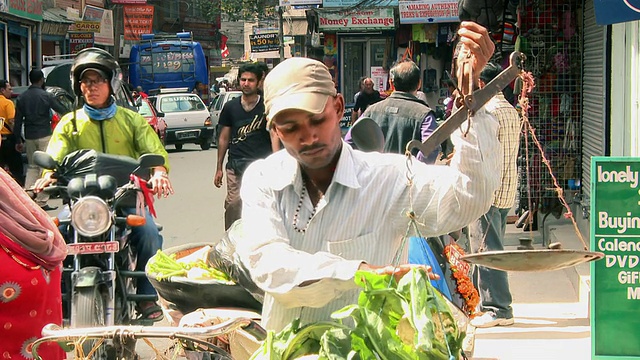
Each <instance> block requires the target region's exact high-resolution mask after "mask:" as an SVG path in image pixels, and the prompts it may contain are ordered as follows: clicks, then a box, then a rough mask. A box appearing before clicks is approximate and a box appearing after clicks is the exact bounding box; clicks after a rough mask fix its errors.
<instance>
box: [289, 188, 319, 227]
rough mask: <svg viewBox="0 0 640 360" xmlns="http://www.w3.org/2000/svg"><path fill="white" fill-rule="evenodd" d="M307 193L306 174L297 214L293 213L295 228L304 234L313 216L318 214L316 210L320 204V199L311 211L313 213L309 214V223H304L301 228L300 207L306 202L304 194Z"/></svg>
mask: <svg viewBox="0 0 640 360" xmlns="http://www.w3.org/2000/svg"><path fill="white" fill-rule="evenodd" d="M306 194H307V182H306V181H305V180H304V176H303V177H302V191H301V193H300V201H299V202H298V207H296V212H295V214H293V229H294V230H295V231H297V232H299V233H302V234H304V233H305V232H306V231H307V228H308V227H309V223H311V219H312V218H313V216H314V215H315V214H316V211H317V210H318V204H320V200H318V203H317V204H316V206H314V207H313V211H311V215H309V219H308V220H307V223H306V224H305V225H304V227H303V228H299V227H298V217H299V216H300V209H302V203H303V202H304V196H305V195H306ZM322 197H324V195H322Z"/></svg>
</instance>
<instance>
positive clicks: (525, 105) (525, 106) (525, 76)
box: [520, 72, 589, 250]
mask: <svg viewBox="0 0 640 360" xmlns="http://www.w3.org/2000/svg"><path fill="white" fill-rule="evenodd" d="M520 78H521V79H522V82H523V86H522V92H521V95H520V106H521V107H522V122H523V124H524V128H525V129H526V130H528V132H529V133H530V134H531V138H532V140H533V143H534V144H535V146H536V147H537V148H538V150H539V151H540V156H541V158H542V162H543V163H544V164H545V166H546V167H547V170H549V175H551V179H552V180H553V188H552V190H554V191H555V192H556V194H557V195H558V199H559V200H560V202H561V203H562V206H564V208H565V209H566V210H567V213H566V214H565V215H564V216H565V218H567V219H570V220H571V224H572V225H573V230H574V231H575V233H576V235H577V236H578V239H580V241H581V242H582V246H583V247H584V250H588V249H589V247H588V246H587V243H586V241H585V240H584V237H583V236H582V233H581V232H580V229H579V228H578V224H577V223H576V219H575V217H574V216H573V212H572V211H571V207H569V204H568V203H567V200H566V199H565V197H564V191H563V190H562V188H561V187H560V185H559V184H558V179H557V178H556V176H555V175H554V174H553V169H551V162H550V161H549V159H547V157H546V156H545V154H544V149H543V148H542V144H540V141H539V140H538V137H537V136H536V131H535V129H534V128H533V127H532V126H531V123H530V122H529V116H528V115H527V112H528V110H529V98H528V94H529V93H530V92H531V91H532V90H533V87H534V86H535V85H534V80H533V76H532V75H531V73H524V72H523V73H522V74H521V75H520ZM527 139H528V134H525V147H527V146H528V141H527ZM526 156H527V174H526V176H527V192H528V197H529V211H530V214H529V217H531V216H533V209H532V208H531V188H530V186H529V178H530V173H529V151H528V147H527V154H526ZM529 221H530V220H529ZM529 229H531V224H529Z"/></svg>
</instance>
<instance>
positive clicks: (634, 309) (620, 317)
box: [591, 157, 640, 359]
mask: <svg viewBox="0 0 640 360" xmlns="http://www.w3.org/2000/svg"><path fill="white" fill-rule="evenodd" d="M639 175H640V158H630V157H618V158H611V157H593V158H592V160H591V189H592V194H591V249H593V250H595V251H600V252H602V253H604V254H605V256H604V259H602V260H600V261H595V262H593V263H591V339H592V340H591V341H592V346H591V353H592V359H640V316H638V313H639V310H640V177H639Z"/></svg>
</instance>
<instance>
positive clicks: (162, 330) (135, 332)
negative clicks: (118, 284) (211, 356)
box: [31, 318, 267, 360]
mask: <svg viewBox="0 0 640 360" xmlns="http://www.w3.org/2000/svg"><path fill="white" fill-rule="evenodd" d="M239 329H242V330H244V331H246V332H247V333H249V334H251V335H253V336H254V337H255V338H256V339H257V340H259V341H263V340H264V339H266V337H267V332H266V331H265V330H264V329H263V328H262V327H261V326H260V325H259V324H258V323H256V322H255V321H254V320H252V319H249V318H235V319H230V320H227V321H225V322H222V323H220V324H218V325H213V326H205V327H194V328H190V327H189V328H187V327H168V326H104V327H89V328H67V329H64V328H61V327H60V326H58V325H56V324H48V325H45V327H44V328H43V329H42V336H43V337H42V338H40V339H38V340H36V341H35V342H34V343H33V346H32V348H31V352H32V354H33V356H34V358H35V359H38V360H41V359H42V358H41V357H40V356H39V355H38V351H37V350H38V347H39V346H40V345H41V344H42V343H45V342H50V341H73V340H79V339H101V338H106V339H116V338H132V339H141V338H156V339H157V338H169V339H178V340H187V341H193V342H195V343H199V344H201V345H205V346H207V347H213V348H215V345H213V344H211V343H209V342H207V341H205V340H203V339H205V338H212V337H216V336H220V335H224V334H228V333H231V332H233V331H235V330H239Z"/></svg>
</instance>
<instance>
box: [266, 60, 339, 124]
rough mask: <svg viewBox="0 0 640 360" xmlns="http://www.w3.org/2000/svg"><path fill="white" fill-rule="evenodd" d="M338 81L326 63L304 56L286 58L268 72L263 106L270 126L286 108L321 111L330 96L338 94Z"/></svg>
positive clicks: (311, 111)
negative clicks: (335, 82) (334, 80)
mask: <svg viewBox="0 0 640 360" xmlns="http://www.w3.org/2000/svg"><path fill="white" fill-rule="evenodd" d="M336 94H337V91H336V88H335V84H334V83H333V80H332V78H331V74H330V73H329V69H327V67H326V66H325V65H324V64H323V63H321V62H319V61H316V60H313V59H309V58H302V57H295V58H290V59H287V60H285V61H283V62H281V63H280V64H278V65H277V66H276V67H275V68H273V70H271V71H270V72H269V74H268V75H267V77H266V78H265V80H264V106H265V112H266V113H267V119H268V121H269V126H271V119H273V118H274V117H275V116H276V115H277V114H278V113H279V112H281V111H283V110H304V111H308V112H310V113H313V114H320V113H322V112H323V111H324V107H325V106H326V105H327V100H328V99H329V97H330V96H336Z"/></svg>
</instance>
